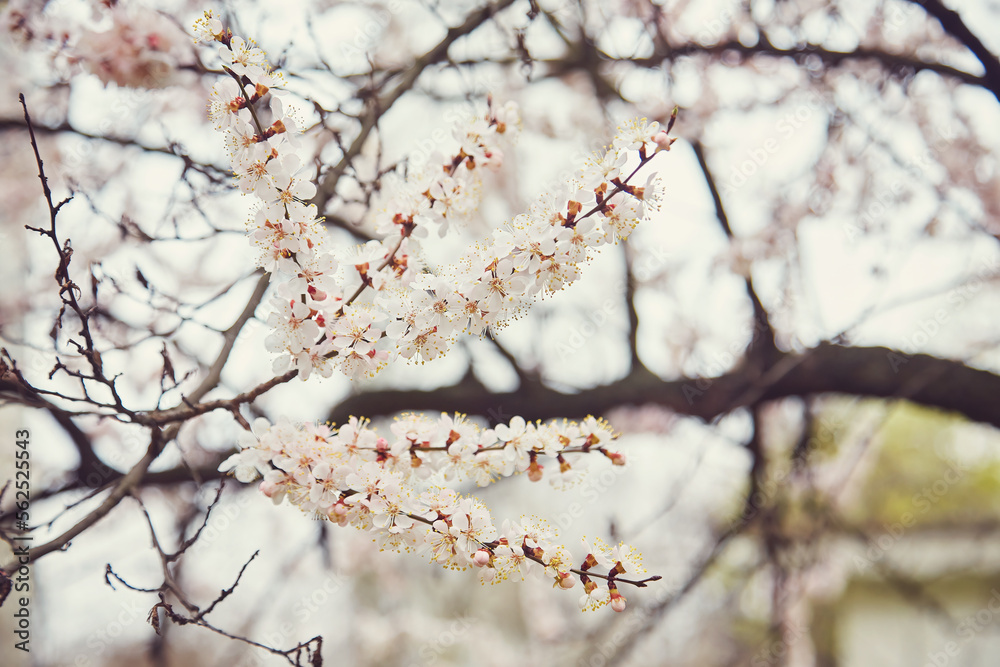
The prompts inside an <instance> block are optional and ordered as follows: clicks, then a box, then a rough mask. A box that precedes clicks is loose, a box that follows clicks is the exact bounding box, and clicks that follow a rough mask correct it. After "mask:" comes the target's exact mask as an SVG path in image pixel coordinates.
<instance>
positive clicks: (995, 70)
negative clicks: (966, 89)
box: [915, 0, 1000, 100]
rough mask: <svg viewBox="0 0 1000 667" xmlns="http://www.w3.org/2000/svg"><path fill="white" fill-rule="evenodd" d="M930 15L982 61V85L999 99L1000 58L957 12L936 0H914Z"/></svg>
mask: <svg viewBox="0 0 1000 667" xmlns="http://www.w3.org/2000/svg"><path fill="white" fill-rule="evenodd" d="M915 3H916V4H917V5H920V6H921V7H923V8H924V11H926V12H927V13H928V14H929V15H930V16H933V17H934V18H936V19H937V20H938V21H939V22H940V23H941V27H942V28H944V29H945V32H947V33H948V34H949V35H951V36H952V37H954V38H955V39H957V40H958V41H959V42H961V43H962V45H963V46H965V47H966V48H967V49H969V50H970V51H972V55H974V56H976V59H977V60H978V61H979V62H980V63H982V65H983V69H984V70H985V71H986V74H985V75H984V76H983V77H982V81H983V83H982V84H981V85H982V86H983V87H985V88H987V89H988V90H989V91H990V92H992V93H993V95H994V96H995V97H996V98H997V100H1000V60H997V57H996V55H994V53H993V52H992V51H990V50H989V48H987V47H986V45H985V44H983V42H982V41H981V40H980V39H979V38H978V37H977V36H976V35H975V33H973V32H972V30H970V29H969V27H968V26H967V25H966V24H965V21H963V20H962V17H961V15H959V13H958V12H956V11H953V10H951V9H948V8H947V7H945V6H944V5H943V4H941V3H940V2H939V1H938V0H915Z"/></svg>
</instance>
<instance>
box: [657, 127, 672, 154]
mask: <svg viewBox="0 0 1000 667" xmlns="http://www.w3.org/2000/svg"><path fill="white" fill-rule="evenodd" d="M675 141H677V138H676V137H671V136H668V135H667V133H666V132H662V131H661V132H657V133H656V134H654V135H653V143H654V144H656V150H660V151H669V150H670V147H671V146H672V145H673V143H674V142H675Z"/></svg>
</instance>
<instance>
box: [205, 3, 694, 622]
mask: <svg viewBox="0 0 1000 667" xmlns="http://www.w3.org/2000/svg"><path fill="white" fill-rule="evenodd" d="M195 27H196V30H197V32H198V39H199V41H201V42H205V43H213V42H218V43H220V44H221V46H220V47H219V53H220V54H221V57H222V61H223V68H224V70H225V71H226V72H227V73H228V74H229V75H230V77H229V78H224V79H221V80H220V81H219V82H218V83H217V84H216V86H215V88H214V90H213V92H212V96H211V100H210V103H209V113H210V116H211V118H212V119H213V121H214V122H215V123H216V126H217V128H218V129H219V130H220V131H221V132H223V134H224V135H225V140H226V145H227V147H228V149H229V153H230V156H231V159H232V169H233V172H234V173H235V175H236V177H237V180H238V183H239V187H240V190H241V191H242V192H244V193H246V194H252V195H255V196H256V197H257V198H258V199H259V204H258V206H257V207H256V209H255V213H254V215H253V219H252V222H251V225H250V235H251V237H252V239H253V242H254V243H255V244H257V246H258V248H259V249H260V251H261V265H262V266H263V268H264V269H265V270H267V271H269V272H270V273H271V274H272V275H273V276H275V277H278V278H279V282H278V283H277V285H276V288H275V296H274V297H273V299H272V303H271V305H272V306H273V310H272V312H271V313H270V315H269V316H268V320H267V321H268V324H269V326H270V327H271V328H272V332H271V333H270V335H269V336H268V338H267V347H268V349H270V350H271V351H272V352H275V353H277V354H278V357H277V359H276V360H275V362H274V371H275V372H276V373H282V372H285V371H287V370H290V369H292V370H295V371H297V373H298V375H299V377H300V378H301V379H303V380H305V379H307V378H308V377H309V375H310V374H311V373H312V372H316V373H318V374H320V375H322V376H329V375H331V374H332V372H333V371H334V370H339V371H340V372H342V373H344V374H346V375H347V376H349V377H351V378H357V377H362V376H366V375H373V374H375V373H377V372H378V371H379V370H380V369H381V368H383V367H384V366H386V365H387V364H389V363H391V362H392V361H393V360H394V359H396V358H398V357H403V358H405V359H407V360H410V361H413V362H418V363H422V362H423V361H427V360H433V359H436V358H437V357H439V356H441V355H443V354H445V353H446V352H447V350H448V349H449V347H450V345H451V343H452V341H453V340H454V339H455V338H456V337H457V336H458V335H459V334H462V333H468V334H471V335H480V336H481V335H484V334H485V333H487V332H488V331H489V330H496V329H499V328H501V327H502V326H503V325H504V324H505V323H506V322H508V321H509V320H511V319H513V318H516V317H518V315H519V314H521V313H522V312H524V311H525V309H527V308H528V307H529V306H530V305H531V303H532V302H533V301H534V300H535V299H536V298H541V297H544V296H546V295H548V294H551V293H554V292H556V291H558V290H561V289H562V288H563V287H565V286H566V285H568V284H570V283H572V282H574V281H575V280H576V279H577V278H578V277H579V276H580V271H581V266H582V265H583V264H585V263H586V262H587V261H588V260H589V259H590V258H591V257H592V255H593V254H594V253H595V252H596V251H597V250H598V249H599V248H600V247H601V246H602V245H604V244H607V243H614V242H617V241H618V240H619V239H624V238H626V237H627V236H628V235H629V234H630V233H631V231H632V229H633V228H634V227H635V226H636V224H638V223H639V221H640V220H642V219H643V218H644V217H645V216H646V215H647V213H648V211H649V210H655V209H657V208H658V207H659V200H660V197H661V187H660V184H659V181H658V180H657V178H656V176H655V175H651V176H649V177H648V178H647V179H646V181H645V182H644V184H643V185H641V186H638V185H635V184H633V183H632V180H633V179H634V178H635V177H636V175H637V173H638V172H639V171H640V170H641V169H642V168H643V167H644V166H645V165H647V164H648V163H649V161H650V160H652V159H653V157H654V155H655V154H656V153H657V152H659V151H661V150H668V149H669V148H670V145H671V144H672V143H673V139H672V138H671V137H669V136H668V132H669V131H670V129H671V126H672V125H673V121H674V119H675V117H676V110H675V113H674V115H673V116H672V117H671V119H670V121H669V123H668V124H667V126H666V128H664V129H661V128H660V126H659V124H658V123H656V122H653V123H648V122H647V121H646V120H645V119H642V120H638V121H634V122H632V123H629V124H627V125H626V126H624V127H622V128H621V129H620V130H619V133H618V135H617V136H616V138H615V139H614V142H613V143H612V145H611V146H610V147H608V149H607V150H606V151H604V152H603V153H602V154H600V155H597V156H595V157H593V158H592V159H591V160H590V161H589V162H588V163H587V165H586V166H585V167H584V169H583V170H582V172H581V173H580V175H579V176H577V177H576V178H575V179H574V180H573V181H572V182H570V183H568V184H566V185H565V186H564V187H562V188H561V189H559V190H558V191H556V192H553V193H550V194H547V195H546V196H544V197H543V198H541V199H539V200H538V201H537V202H536V203H535V204H533V205H532V206H531V208H530V209H529V211H528V212H527V213H524V214H521V215H518V216H516V217H515V218H514V219H513V221H511V222H510V223H509V224H507V225H505V226H503V227H501V228H499V229H496V230H495V231H494V232H493V233H492V237H491V238H490V239H489V240H488V241H484V242H479V243H476V244H474V245H471V246H470V247H468V249H467V250H466V251H465V252H464V253H463V254H462V255H461V256H460V257H459V258H458V260H457V261H456V262H454V263H453V264H451V265H448V266H437V267H433V270H432V269H431V268H430V267H426V266H422V265H421V262H420V261H419V255H418V252H417V251H418V244H419V242H420V241H421V240H423V239H426V238H428V236H429V231H430V230H432V229H434V230H436V231H437V233H438V234H440V235H442V236H443V235H444V234H446V233H447V232H448V229H449V227H450V226H451V224H452V223H455V222H458V221H460V220H461V219H462V218H464V217H466V216H467V215H468V214H469V213H470V212H472V211H474V210H475V209H476V207H477V205H478V202H479V195H480V191H481V180H480V175H481V173H482V170H483V169H498V168H500V167H501V166H502V164H503V162H504V149H505V148H507V147H508V146H509V144H510V142H511V141H512V140H513V138H514V137H515V135H516V134H517V131H518V128H519V125H520V119H519V116H518V110H517V106H516V105H515V104H514V103H507V104H505V105H502V106H501V105H496V104H494V103H493V101H492V99H489V100H488V104H487V108H486V111H485V113H483V114H482V115H480V116H478V117H476V118H474V119H473V120H472V121H471V122H468V121H467V122H465V123H464V124H463V125H461V126H459V127H456V130H455V136H456V139H457V140H458V144H459V147H458V149H457V150H456V151H455V152H454V153H453V154H451V155H448V156H442V155H440V154H438V155H434V156H432V158H431V159H430V160H429V161H428V163H427V165H426V167H425V168H424V169H422V170H415V171H411V172H409V173H408V174H407V175H406V177H405V178H399V179H398V181H397V182H396V183H394V187H393V188H392V189H391V196H389V197H388V199H387V201H386V202H385V205H384V208H383V209H382V210H381V211H380V212H379V213H378V214H377V215H376V217H375V222H376V230H377V232H378V233H379V234H381V238H380V239H379V240H372V241H369V242H368V243H366V244H363V245H360V246H357V247H355V248H351V249H348V250H344V251H340V250H339V249H333V248H330V247H329V243H328V241H327V239H326V234H325V232H324V230H323V228H322V225H321V222H320V220H319V219H318V217H317V214H318V211H317V209H316V206H314V205H312V204H310V203H308V202H309V200H310V199H311V198H312V197H313V196H314V195H315V193H316V188H315V186H314V185H313V184H312V182H311V181H310V179H309V175H308V173H307V172H306V171H305V170H304V169H303V168H302V164H301V157H300V155H298V154H297V152H296V146H297V144H296V132H297V129H298V127H299V125H300V123H297V122H296V121H295V120H294V119H293V118H292V116H291V115H290V113H289V108H288V106H287V105H286V104H284V103H283V102H282V97H281V90H280V89H281V86H282V84H283V81H282V78H281V75H280V73H276V72H274V71H273V70H272V69H271V67H270V65H269V64H268V63H267V60H266V58H265V55H264V53H263V52H262V51H261V50H260V49H259V48H257V47H256V46H254V44H253V42H252V41H248V40H245V39H243V38H241V37H238V36H234V35H232V34H231V33H230V32H229V31H228V30H226V29H225V28H224V27H223V25H222V23H221V22H220V21H219V20H218V19H216V18H215V17H213V16H212V15H211V13H206V15H205V17H204V18H203V19H201V20H200V21H199V22H198V23H197V24H196V26H195ZM265 103H266V104H268V106H269V117H270V118H271V119H272V120H271V122H270V124H269V125H268V126H266V127H265V126H264V124H263V123H262V122H261V117H262V116H263V115H264V114H263V113H261V112H262V105H264V104H265ZM389 430H390V431H391V435H385V436H380V435H379V434H378V433H377V432H376V431H375V430H373V429H372V428H370V426H369V423H368V421H367V420H366V419H359V418H354V417H352V418H351V419H350V421H349V422H348V423H347V424H344V425H342V426H340V427H339V428H336V427H334V426H327V425H315V424H305V425H293V424H291V423H289V422H287V421H279V422H278V423H276V424H271V423H269V422H268V421H267V420H263V419H259V420H257V421H256V422H255V423H254V425H253V432H252V433H246V434H245V436H244V437H243V438H242V439H241V442H240V451H239V452H238V453H236V454H234V455H233V456H231V457H230V458H229V459H228V460H226V461H225V462H224V463H223V464H222V466H220V470H223V471H231V472H233V474H235V476H236V478H237V479H238V480H239V481H241V482H250V481H252V480H254V479H256V478H257V477H258V476H261V475H262V476H263V481H262V482H261V484H260V490H261V491H262V492H263V493H264V494H265V495H267V496H268V497H270V498H271V499H272V500H273V501H274V502H275V503H276V504H277V503H281V502H282V501H283V500H284V499H286V498H287V499H288V500H289V501H290V502H291V503H292V504H294V505H297V506H298V507H300V508H301V509H302V510H303V511H305V512H308V513H311V514H313V515H316V516H318V517H321V518H324V519H329V520H331V521H335V522H336V523H338V524H339V525H341V526H347V525H351V526H355V527H357V528H360V529H363V530H367V531H370V532H371V533H372V534H373V537H374V539H375V540H376V541H377V542H378V544H379V545H380V547H381V548H383V549H391V550H396V551H417V552H421V553H425V554H427V555H428V556H429V558H430V559H431V560H432V561H434V562H436V563H439V564H441V565H443V566H445V567H449V568H453V569H466V568H468V567H470V566H471V567H475V568H478V569H479V573H480V580H481V581H482V582H484V583H487V582H496V581H501V580H504V579H506V578H508V577H516V578H522V579H523V578H524V577H526V576H529V575H532V574H537V575H541V576H545V577H548V578H549V579H551V580H552V581H553V582H554V585H555V586H557V587H559V588H562V589H569V588H573V587H574V585H575V584H576V579H577V578H579V579H580V581H581V582H582V583H583V588H584V594H583V596H582V598H581V600H580V603H581V606H582V607H583V608H585V609H588V608H589V609H596V608H598V607H600V606H603V605H604V604H608V603H610V605H611V607H612V608H613V609H614V610H615V611H622V610H624V609H625V606H626V605H625V598H624V597H623V595H622V594H621V592H620V591H619V584H631V585H635V586H645V585H646V584H647V583H648V582H650V581H655V580H658V579H659V577H658V576H652V577H647V578H643V579H638V578H636V576H637V575H641V574H643V573H644V570H643V568H642V566H641V557H640V556H639V555H638V554H637V553H636V551H635V550H634V549H633V548H632V547H630V546H627V545H625V544H619V545H618V546H615V547H612V546H610V545H608V544H605V543H604V542H603V541H600V540H597V541H595V542H594V543H593V544H591V543H588V542H587V541H584V555H583V558H582V559H578V560H574V558H573V557H572V555H571V553H570V551H569V550H568V549H567V548H566V547H565V546H563V545H561V544H559V543H557V542H556V541H555V538H556V533H555V531H554V530H553V529H552V528H551V527H550V526H549V525H548V524H547V523H545V522H544V521H543V520H540V519H534V518H532V519H528V518H523V517H522V518H521V519H520V520H519V521H517V522H514V521H509V520H505V521H503V522H502V524H501V525H500V527H499V528H498V527H497V525H496V524H495V522H494V520H493V518H492V516H491V515H490V512H489V510H488V509H487V508H486V506H485V505H484V504H483V503H482V502H481V501H480V500H478V499H476V498H474V497H463V496H460V495H459V494H458V493H457V492H456V491H455V490H453V489H452V488H449V487H448V486H447V484H448V483H450V482H452V481H455V480H463V479H470V480H474V481H475V482H476V483H477V484H478V485H479V486H486V485H488V484H490V483H492V482H494V481H496V480H497V479H499V478H501V477H506V476H510V475H513V474H516V473H524V472H526V473H527V475H528V477H529V479H531V480H532V481H538V480H540V479H542V478H543V477H548V478H549V479H550V481H551V482H552V483H553V485H555V486H564V485H566V484H569V483H571V482H573V481H574V480H575V479H577V477H578V476H579V475H580V474H581V472H582V468H583V465H584V462H585V460H586V459H587V458H589V457H592V456H593V455H596V454H600V455H603V456H604V457H606V458H608V459H610V461H611V463H612V464H614V465H624V464H625V457H624V456H623V455H622V454H620V453H618V452H616V451H614V450H613V449H611V448H610V446H611V445H612V444H613V442H614V440H615V439H616V437H617V436H616V435H615V434H614V433H613V432H612V430H611V428H610V426H609V425H608V424H607V423H606V422H604V421H602V420H600V419H595V418H593V417H588V418H587V419H585V420H583V421H582V422H579V423H577V422H571V421H566V420H563V421H551V422H548V423H540V422H539V423H527V422H525V420H524V419H522V418H520V417H514V418H513V419H512V420H510V422H509V423H507V424H500V425H498V426H496V427H495V428H492V429H484V428H482V427H480V426H478V425H477V424H476V423H474V422H473V421H470V420H468V419H466V417H465V416H464V415H459V414H456V415H447V414H442V415H441V417H440V418H439V419H432V418H430V417H427V416H422V415H415V414H406V415H402V416H400V417H398V418H397V419H396V420H395V422H394V423H393V424H392V426H391V427H390V429H389ZM602 571H604V572H606V573H603V572H602ZM595 580H596V581H595ZM598 582H600V583H598Z"/></svg>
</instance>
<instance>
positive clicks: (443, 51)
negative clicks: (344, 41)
mask: <svg viewBox="0 0 1000 667" xmlns="http://www.w3.org/2000/svg"><path fill="white" fill-rule="evenodd" d="M513 3H514V0H498V2H495V3H489V4H487V5H486V6H484V7H483V8H481V9H479V10H478V11H475V12H473V13H471V14H469V16H468V17H467V18H466V19H465V21H464V22H463V23H462V24H461V25H457V26H455V27H453V28H449V29H448V33H447V34H446V35H445V36H444V39H442V40H441V41H440V42H438V43H437V45H436V46H434V48H432V49H431V50H429V51H427V52H426V53H425V54H423V55H422V56H420V57H419V58H417V59H416V60H415V61H414V62H413V65H411V66H410V67H409V68H407V69H406V70H405V72H404V73H403V75H402V77H401V79H400V81H399V83H397V84H396V85H395V86H394V87H393V88H392V89H391V90H389V91H388V92H386V93H385V94H383V95H381V96H379V97H377V98H375V100H374V101H373V102H372V103H371V105H370V108H369V110H368V112H367V113H366V114H365V115H364V118H363V119H362V121H361V129H360V130H359V132H358V136H357V137H355V138H354V141H353V142H352V143H351V145H350V146H349V147H348V149H347V152H346V153H344V156H343V157H342V158H341V159H340V162H338V163H337V164H336V165H335V166H334V167H333V168H332V169H331V170H330V171H328V172H326V174H325V175H324V176H323V178H322V179H321V180H320V183H319V185H318V187H317V188H316V196H315V197H313V199H312V201H311V202H310V203H312V204H315V205H316V207H317V209H318V210H319V211H320V213H322V212H323V209H324V208H326V204H327V202H328V201H330V199H332V198H333V196H334V194H335V193H336V191H337V183H338V182H339V181H340V177H341V176H343V175H344V173H345V172H346V171H347V169H348V167H350V165H351V162H353V161H354V159H355V158H356V157H357V156H358V155H360V154H361V148H362V147H363V146H364V143H365V141H366V140H367V139H368V135H370V134H371V132H372V130H374V129H375V126H376V125H377V124H378V121H379V118H381V117H382V115H383V114H385V112H387V111H388V110H389V108H390V107H392V105H393V104H395V103H396V100H398V99H399V98H400V97H402V96H403V94H404V93H406V92H407V91H408V90H410V89H411V88H413V86H414V84H416V82H417V79H418V78H420V75H421V74H422V73H423V71H424V70H425V69H427V68H428V67H429V66H430V65H433V64H434V63H437V62H440V61H442V60H445V59H447V57H448V49H449V48H450V47H451V45H452V44H453V43H455V41H456V40H458V39H459V38H460V37H464V36H465V35H468V34H469V33H471V32H472V31H473V30H475V29H476V28H478V27H479V26H481V25H482V24H483V23H485V22H486V21H487V20H489V19H490V17H492V16H493V14H495V13H496V12H499V11H501V10H503V9H506V8H507V7H509V6H510V5H512V4H513Z"/></svg>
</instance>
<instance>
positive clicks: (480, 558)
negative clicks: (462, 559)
mask: <svg viewBox="0 0 1000 667" xmlns="http://www.w3.org/2000/svg"><path fill="white" fill-rule="evenodd" d="M489 562H490V552H489V551H487V550H486V549H480V550H479V551H477V552H476V553H475V555H474V556H473V557H472V564H473V565H475V566H476V567H485V566H486V565H487V564H488V563H489Z"/></svg>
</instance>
